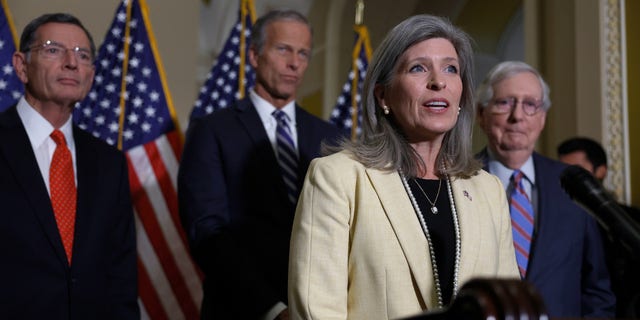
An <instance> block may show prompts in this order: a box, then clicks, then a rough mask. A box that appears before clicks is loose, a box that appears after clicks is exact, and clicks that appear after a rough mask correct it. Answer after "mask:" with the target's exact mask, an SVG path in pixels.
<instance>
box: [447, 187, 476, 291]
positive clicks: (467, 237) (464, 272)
mask: <svg viewBox="0 0 640 320" xmlns="http://www.w3.org/2000/svg"><path fill="white" fill-rule="evenodd" d="M451 191H452V194H453V201H454V203H455V205H456V212H457V214H458V222H459V225H460V237H461V238H462V239H461V241H460V244H461V252H460V268H459V270H458V287H457V288H456V290H460V287H461V286H462V285H463V282H462V281H466V279H470V278H471V277H472V276H473V274H474V270H475V267H476V264H477V263H478V260H479V259H478V258H479V257H478V255H479V254H480V251H481V250H480V249H481V248H480V244H481V243H482V241H481V239H480V237H481V236H482V230H480V223H479V221H478V219H479V214H478V206H477V205H475V206H474V202H473V201H474V200H475V202H476V204H477V202H479V201H482V197H480V196H476V197H475V199H474V194H475V193H476V192H477V190H476V189H475V188H474V186H473V185H472V184H471V183H470V180H469V179H455V178H452V179H451Z"/></svg>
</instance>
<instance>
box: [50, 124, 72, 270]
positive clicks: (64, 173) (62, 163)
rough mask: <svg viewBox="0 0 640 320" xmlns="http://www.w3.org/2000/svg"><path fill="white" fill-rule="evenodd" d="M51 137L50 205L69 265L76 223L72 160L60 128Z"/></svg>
mask: <svg viewBox="0 0 640 320" xmlns="http://www.w3.org/2000/svg"><path fill="white" fill-rule="evenodd" d="M51 139H53V141H55V142H56V144H57V146H56V151H54V152H53V158H52V159H51V168H50V169H49V189H50V191H51V206H52V207H53V213H54V214H55V217H56V222H57V224H58V231H60V237H61V238H62V245H63V246H64V251H65V252H66V253H67V261H68V262H69V265H71V251H72V249H73V229H74V227H75V223H76V183H75V179H74V177H73V160H72V159H71V152H70V151H69V148H67V141H66V140H65V138H64V134H63V133H62V132H61V131H60V130H57V129H56V130H53V133H51Z"/></svg>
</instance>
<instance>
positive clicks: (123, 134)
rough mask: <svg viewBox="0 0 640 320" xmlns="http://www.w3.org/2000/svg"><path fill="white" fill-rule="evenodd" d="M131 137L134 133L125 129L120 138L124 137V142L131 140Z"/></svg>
mask: <svg viewBox="0 0 640 320" xmlns="http://www.w3.org/2000/svg"><path fill="white" fill-rule="evenodd" d="M133 135H134V132H133V130H131V129H127V130H125V131H124V132H123V133H122V136H123V137H124V139H125V140H131V139H133Z"/></svg>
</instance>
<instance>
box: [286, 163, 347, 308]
mask: <svg viewBox="0 0 640 320" xmlns="http://www.w3.org/2000/svg"><path fill="white" fill-rule="evenodd" d="M345 174H346V175H348V173H346V172H341V173H340V174H337V172H336V171H335V170H334V169H333V168H331V167H330V166H321V165H319V162H318V161H317V160H314V161H313V162H311V166H310V167H309V171H308V173H307V178H306V180H305V184H304V187H303V189H302V193H301V195H300V199H299V202H298V208H297V211H296V216H295V219H294V226H293V232H292V235H291V253H290V259H289V304H290V314H291V317H292V319H346V318H347V315H348V314H347V300H348V298H347V295H348V292H347V285H348V250H349V230H350V228H349V226H350V219H351V218H350V214H349V212H350V210H351V208H350V202H351V201H350V199H349V191H348V190H354V189H355V185H354V184H353V183H352V182H354V181H356V178H355V177H349V176H346V177H345ZM350 192H351V193H352V192H353V191H350Z"/></svg>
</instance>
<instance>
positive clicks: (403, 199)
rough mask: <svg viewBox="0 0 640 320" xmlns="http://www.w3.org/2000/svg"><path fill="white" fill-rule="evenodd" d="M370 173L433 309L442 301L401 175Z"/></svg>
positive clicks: (385, 210)
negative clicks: (438, 296) (434, 282)
mask: <svg viewBox="0 0 640 320" xmlns="http://www.w3.org/2000/svg"><path fill="white" fill-rule="evenodd" d="M366 172H367V175H368V176H369V178H370V179H371V180H370V181H371V184H372V186H373V188H374V189H375V191H376V193H377V196H378V198H379V199H380V203H381V204H382V209H383V210H384V212H385V213H386V215H387V217H388V219H389V223H390V224H391V226H392V228H393V230H394V232H395V234H396V237H397V238H398V242H399V243H400V246H401V247H402V251H403V252H404V255H405V257H406V259H407V263H408V264H409V268H410V269H411V273H412V275H413V277H414V279H415V281H416V285H417V286H418V288H419V290H420V294H421V295H422V300H423V301H424V302H425V303H426V305H427V309H433V308H435V307H436V306H437V301H438V300H437V295H436V292H435V289H434V288H435V286H434V284H433V270H432V266H431V259H430V258H429V252H428V250H429V249H428V248H429V247H428V244H427V240H426V238H425V236H424V234H423V232H422V228H421V227H420V223H419V222H418V218H417V216H416V214H415V210H414V209H413V205H412V204H411V200H410V199H409V196H408V195H407V192H406V190H405V188H404V186H403V185H402V180H401V179H400V175H399V174H398V172H395V171H394V172H382V171H380V170H376V169H367V170H366ZM407 213H410V214H409V215H407ZM407 217H411V219H407Z"/></svg>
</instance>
